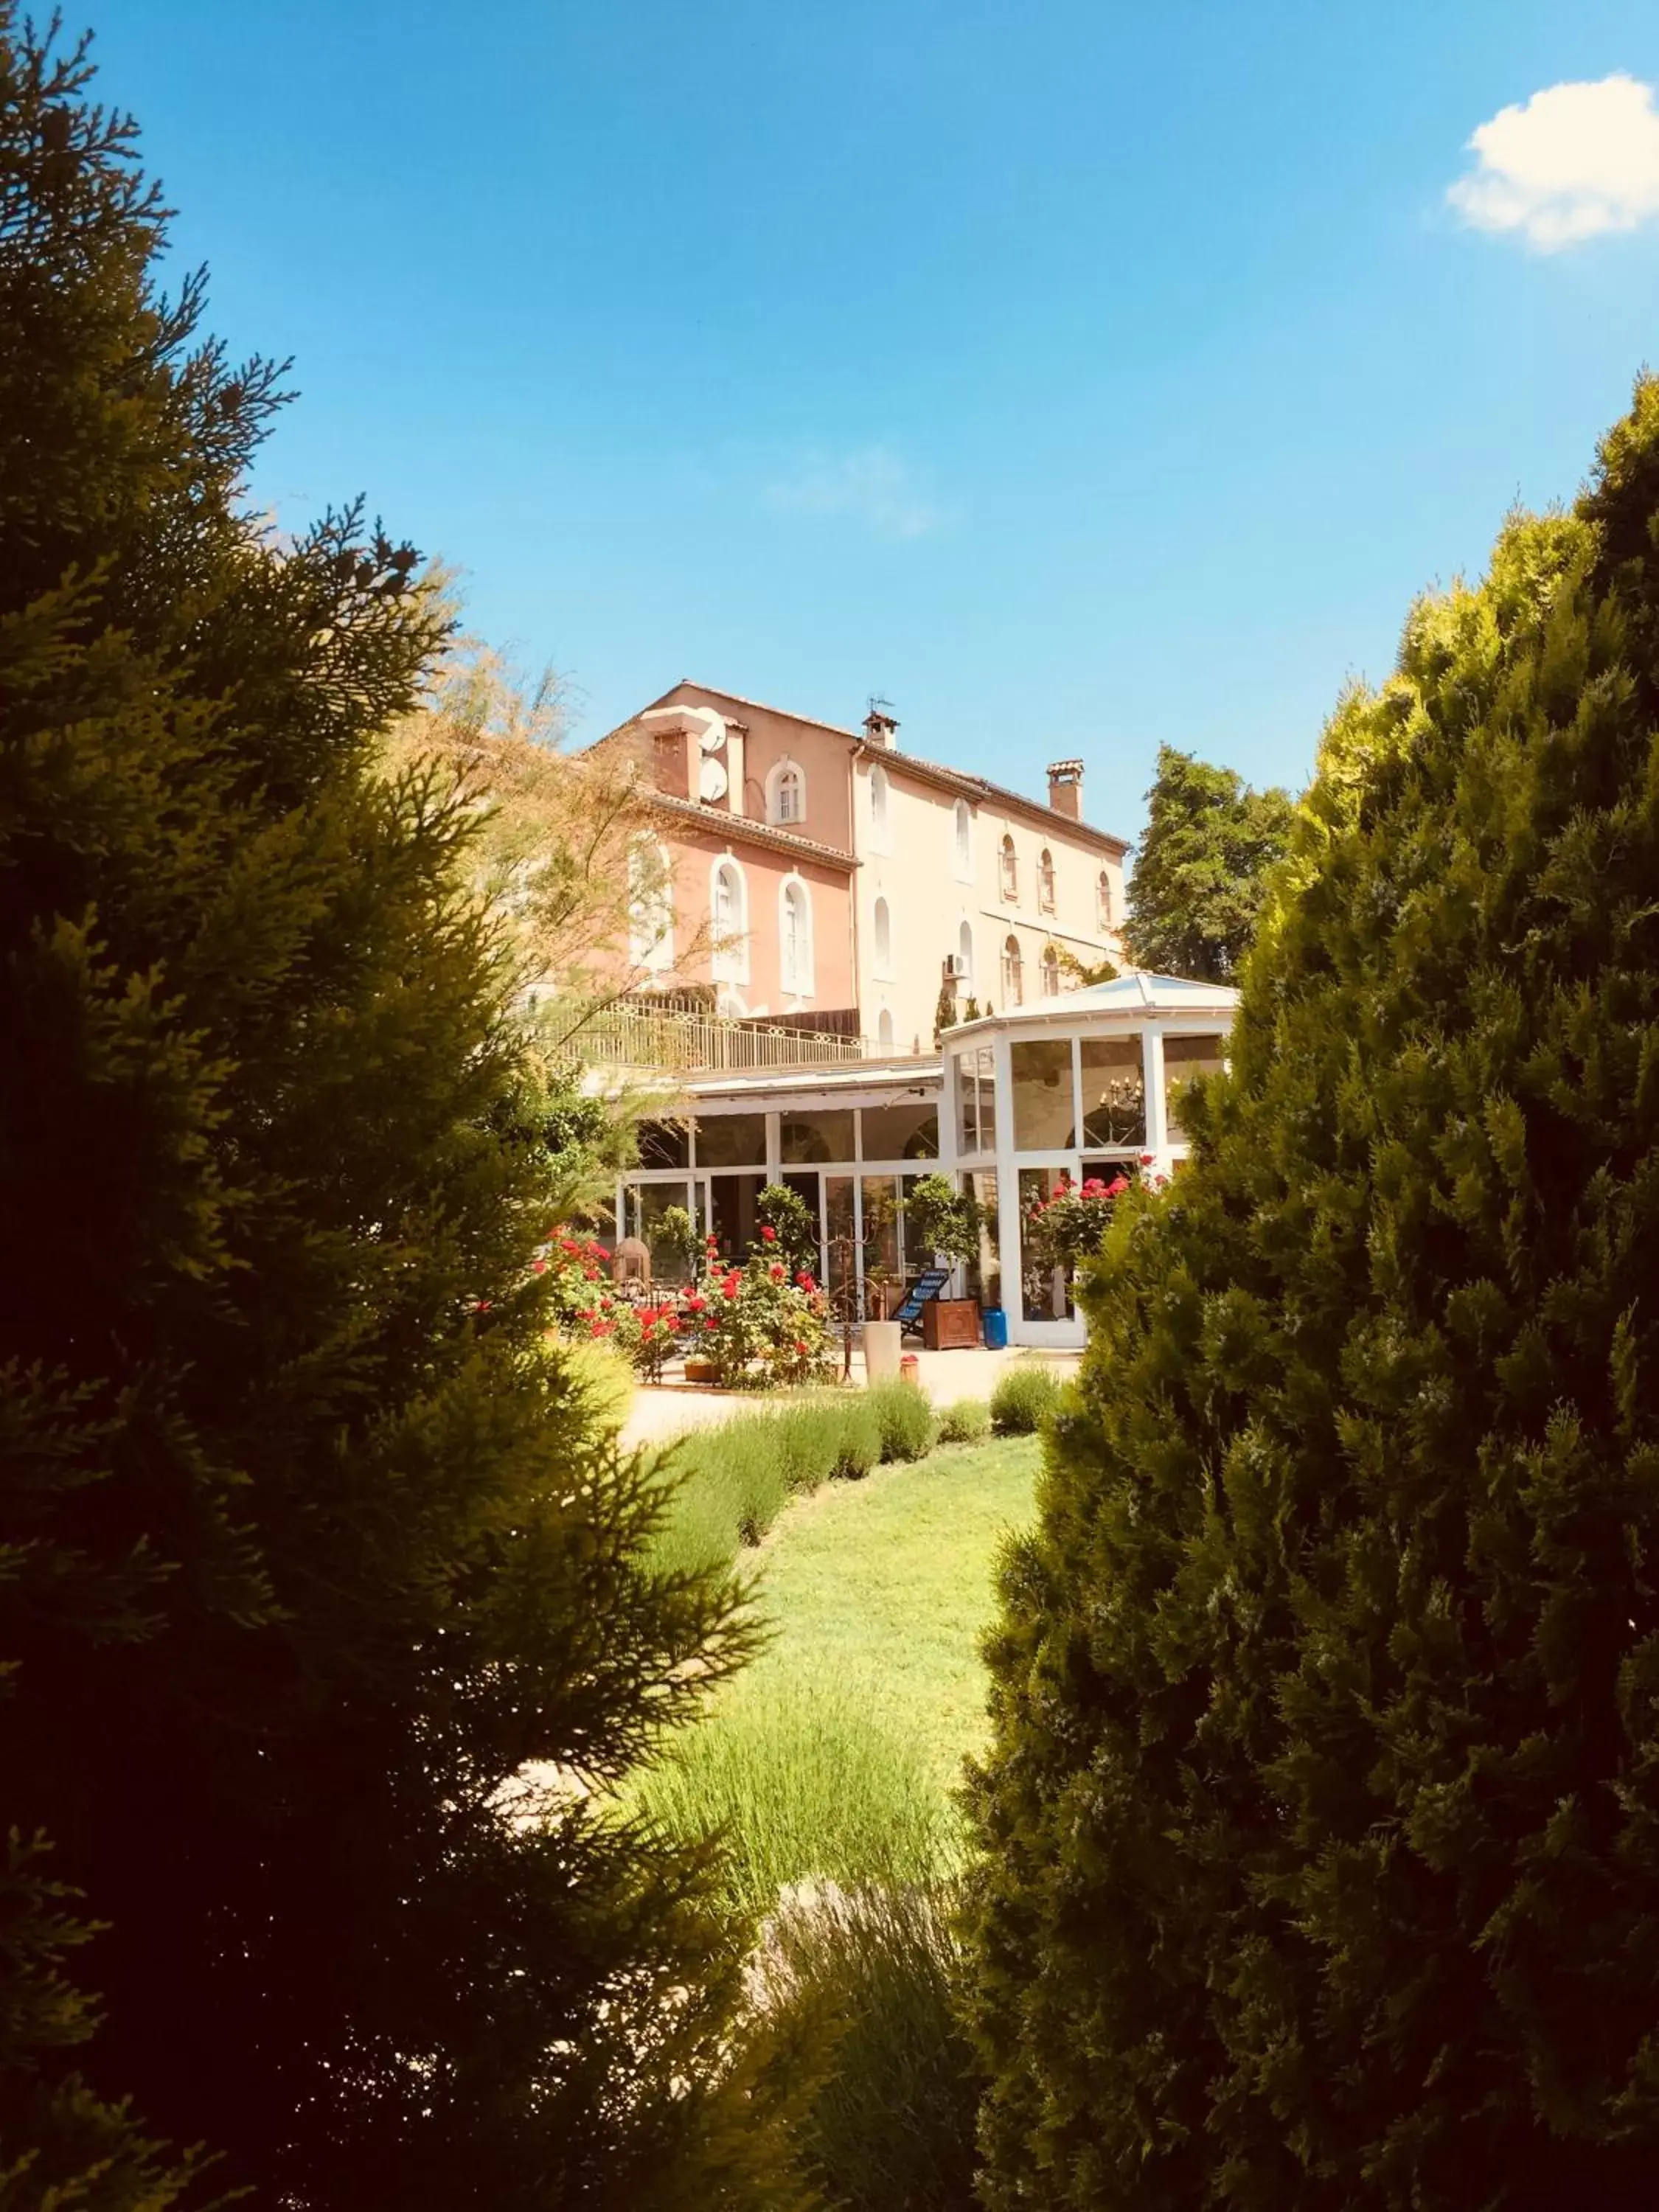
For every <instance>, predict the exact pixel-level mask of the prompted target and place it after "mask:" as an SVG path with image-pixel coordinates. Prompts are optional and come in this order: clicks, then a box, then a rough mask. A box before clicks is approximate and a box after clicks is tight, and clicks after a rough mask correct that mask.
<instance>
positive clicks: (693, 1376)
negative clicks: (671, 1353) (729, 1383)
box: [685, 1359, 720, 1383]
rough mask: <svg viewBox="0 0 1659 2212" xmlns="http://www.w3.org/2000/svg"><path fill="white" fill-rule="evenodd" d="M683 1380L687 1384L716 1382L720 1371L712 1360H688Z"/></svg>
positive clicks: (718, 1379)
mask: <svg viewBox="0 0 1659 2212" xmlns="http://www.w3.org/2000/svg"><path fill="white" fill-rule="evenodd" d="M685 1379H686V1381H687V1382H688V1383H718V1382H719V1381H720V1369H719V1368H718V1367H716V1366H715V1364H714V1361H713V1360H712V1359H688V1360H687V1361H686V1363H685Z"/></svg>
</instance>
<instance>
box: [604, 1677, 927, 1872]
mask: <svg viewBox="0 0 1659 2212" xmlns="http://www.w3.org/2000/svg"><path fill="white" fill-rule="evenodd" d="M627 1802H628V1804H629V1809H630V1810H631V1811H634V1812H637V1813H639V1814H641V1815H642V1816H643V1817H644V1818H645V1819H647V1820H649V1821H650V1822H651V1823H653V1826H657V1827H658V1828H659V1829H661V1830H662V1831H663V1832H665V1834H666V1835H667V1836H668V1837H670V1838H672V1839H673V1840H674V1842H676V1843H677V1844H693V1843H696V1842H697V1841H698V1840H700V1839H701V1838H706V1837H708V1836H710V1835H712V1834H714V1833H716V1832H719V1833H720V1834H723V1835H724V1836H725V1838H726V1845H727V1850H726V1865H725V1869H724V1871H725V1878H726V1882H727V1885H728V1895H729V1900H730V1903H731V1905H732V1908H733V1909H734V1910H735V1911H739V1912H741V1913H744V1914H748V1913H752V1912H756V1911H769V1910H770V1908H771V1907H772V1906H773V1905H775V1903H776V1901H777V1898H778V1893H779V1892H780V1891H781V1890H783V1889H785V1888H787V1887H788V1886H789V1885H790V1884H791V1883H793V1882H800V1881H833V1882H836V1883H838V1884H840V1885H841V1886H842V1887H843V1888H854V1887H867V1886H868V1885H870V1884H872V1883H876V1882H883V1883H893V1884H902V1883H906V1882H915V1881H923V1880H925V1879H927V1878H928V1877H929V1876H930V1875H932V1874H933V1872H935V1871H936V1869H938V1868H939V1866H940V1865H941V1864H942V1863H948V1861H949V1858H950V1855H951V1848H952V1842H953V1838H952V1835H951V1823H950V1819H949V1815H948V1814H947V1813H946V1812H945V1809H944V1808H942V1807H941V1805H940V1802H939V1795H938V1792H937V1790H936V1789H935V1787H934V1785H933V1782H932V1781H931V1779H930V1778H929V1776H928V1774H927V1766H926V1764H925V1762H924V1760H923V1759H922V1757H921V1752H920V1750H919V1748H918V1747H917V1746H916V1745H915V1744H914V1743H912V1742H910V1741H908V1740H907V1739H906V1738H905V1737H904V1736H902V1735H899V1734H897V1733H896V1732H895V1731H894V1730H893V1729H890V1728H888V1727H885V1726H884V1725H883V1724H882V1723H881V1722H880V1721H878V1719H877V1718H876V1717H874V1716H873V1715H872V1712H871V1711H870V1710H869V1708H868V1706H867V1705H866V1704H865V1703H863V1702H861V1701H860V1700H857V1699H854V1698H852V1697H850V1696H848V1695H847V1694H845V1693H844V1692H840V1691H837V1690H835V1689H833V1688H829V1689H824V1690H821V1691H817V1692H813V1693H812V1694H811V1695H810V1696H806V1697H800V1698H792V1699H788V1700H787V1701H779V1700H776V1699H771V1698H769V1697H767V1696H766V1695H765V1694H764V1693H763V1692H761V1691H759V1690H757V1687H756V1686H755V1685H754V1684H753V1682H752V1681H750V1680H746V1679H744V1678H739V1679H738V1680H737V1681H736V1682H734V1683H733V1684H732V1686H731V1687H730V1689H729V1690H728V1691H727V1692H726V1694H725V1695H723V1696H722V1697H721V1699H720V1701H719V1702H718V1704H716V1705H714V1708H713V1709H712V1711H710V1712H709V1714H708V1717H707V1719H706V1720H703V1721H702V1722H700V1723H698V1724H697V1725H696V1727H695V1728H693V1729H687V1730H684V1731H682V1732H681V1733H680V1734H678V1735H676V1737H675V1738H674V1739H673V1741H672V1742H671V1746H670V1747H669V1749H668V1751H667V1753H665V1756H664V1758H663V1759H661V1760H660V1761H659V1763H658V1764H657V1765H654V1766H653V1767H651V1768H650V1769H648V1770H647V1771H646V1772H645V1773H644V1774H643V1775H642V1776H641V1777H640V1778H639V1779H638V1780H637V1782H636V1783H635V1784H632V1785H630V1789H629V1796H628V1801H627Z"/></svg>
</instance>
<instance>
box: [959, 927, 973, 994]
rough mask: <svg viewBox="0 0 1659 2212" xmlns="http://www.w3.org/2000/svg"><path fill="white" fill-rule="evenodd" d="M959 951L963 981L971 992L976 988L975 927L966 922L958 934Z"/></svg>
mask: <svg viewBox="0 0 1659 2212" xmlns="http://www.w3.org/2000/svg"><path fill="white" fill-rule="evenodd" d="M957 954H958V956H959V957H960V958H961V961H962V980H963V982H964V983H965V984H966V985H967V987H968V988H969V990H970V991H971V990H972V989H973V987H974V926H973V924H972V922H970V921H964V922H963V925H962V927H961V928H960V929H959V930H958V931H957Z"/></svg>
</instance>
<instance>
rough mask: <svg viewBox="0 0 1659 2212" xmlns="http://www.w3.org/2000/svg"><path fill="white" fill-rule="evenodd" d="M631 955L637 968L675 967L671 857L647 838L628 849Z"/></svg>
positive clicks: (629, 942)
mask: <svg viewBox="0 0 1659 2212" xmlns="http://www.w3.org/2000/svg"><path fill="white" fill-rule="evenodd" d="M628 952H629V958H630V959H631V960H632V961H633V963H634V964H635V967H637V968H653V969H661V968H671V967H672V966H673V964H674V885H673V876H672V872H671V869H670V867H669V864H668V856H667V854H665V852H663V850H662V849H661V848H660V847H659V846H658V845H654V844H653V843H652V842H650V840H649V839H648V838H644V837H640V838H636V839H635V842H633V844H631V845H630V846H629V848H628Z"/></svg>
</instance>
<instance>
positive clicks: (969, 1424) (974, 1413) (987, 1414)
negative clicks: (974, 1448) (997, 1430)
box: [939, 1398, 991, 1444]
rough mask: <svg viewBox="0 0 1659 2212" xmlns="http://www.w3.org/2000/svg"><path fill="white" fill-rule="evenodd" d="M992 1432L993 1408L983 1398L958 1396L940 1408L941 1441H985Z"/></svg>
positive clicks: (969, 1442)
mask: <svg viewBox="0 0 1659 2212" xmlns="http://www.w3.org/2000/svg"><path fill="white" fill-rule="evenodd" d="M990 1433H991V1409H990V1407H988V1406H987V1404H986V1402H985V1401H984V1400H983V1399H982V1398H957V1399H956V1400H955V1401H953V1402H952V1403H951V1405H948V1406H945V1407H941V1408H940V1411H939V1442H940V1443H942V1444H979V1443H984V1441H985V1439H986V1437H988V1436H989V1435H990Z"/></svg>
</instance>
